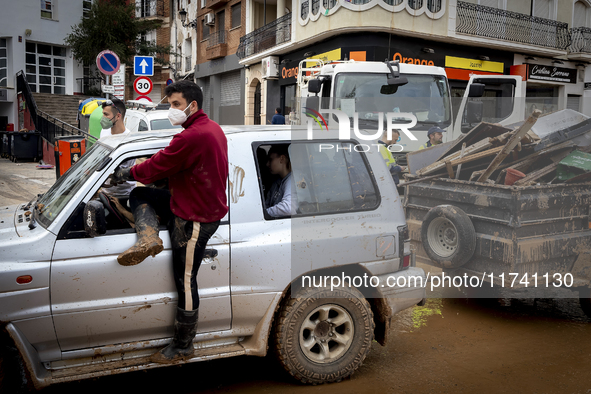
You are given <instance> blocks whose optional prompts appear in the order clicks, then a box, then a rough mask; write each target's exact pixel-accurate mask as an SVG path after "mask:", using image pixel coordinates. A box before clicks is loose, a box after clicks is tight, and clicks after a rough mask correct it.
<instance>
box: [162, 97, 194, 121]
mask: <svg viewBox="0 0 591 394" xmlns="http://www.w3.org/2000/svg"><path fill="white" fill-rule="evenodd" d="M192 103H193V102H192V101H191V103H189V105H188V106H187V108H185V109H184V110H182V111H181V110H180V109H176V108H169V109H168V120H170V123H172V124H173V125H174V126H178V125H182V124H183V123H185V122H186V121H187V118H188V117H189V116H188V115H187V114H186V113H185V111H186V110H187V109H189V107H190V106H191V104H192Z"/></svg>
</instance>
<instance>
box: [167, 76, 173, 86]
mask: <svg viewBox="0 0 591 394" xmlns="http://www.w3.org/2000/svg"><path fill="white" fill-rule="evenodd" d="M171 83H172V79H170V78H168V79H167V80H166V86H168V85H170V84H171Z"/></svg>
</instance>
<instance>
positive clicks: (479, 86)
mask: <svg viewBox="0 0 591 394" xmlns="http://www.w3.org/2000/svg"><path fill="white" fill-rule="evenodd" d="M483 94H484V84H483V83H473V84H472V85H470V90H468V97H482V95H483Z"/></svg>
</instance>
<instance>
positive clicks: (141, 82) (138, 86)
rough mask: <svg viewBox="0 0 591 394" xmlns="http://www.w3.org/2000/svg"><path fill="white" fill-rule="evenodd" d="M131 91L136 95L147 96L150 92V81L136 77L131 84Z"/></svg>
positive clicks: (146, 78)
mask: <svg viewBox="0 0 591 394" xmlns="http://www.w3.org/2000/svg"><path fill="white" fill-rule="evenodd" d="M133 89H134V90H135V91H136V93H137V94H149V93H150V92H151V91H152V80H151V79H150V78H148V77H138V78H136V79H135V81H134V82H133Z"/></svg>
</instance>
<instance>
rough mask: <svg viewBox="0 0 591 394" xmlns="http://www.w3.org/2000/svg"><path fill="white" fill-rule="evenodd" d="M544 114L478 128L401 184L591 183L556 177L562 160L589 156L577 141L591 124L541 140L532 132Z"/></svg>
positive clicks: (587, 148)
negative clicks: (442, 181)
mask: <svg viewBox="0 0 591 394" xmlns="http://www.w3.org/2000/svg"><path fill="white" fill-rule="evenodd" d="M540 115H541V111H539V110H536V111H534V112H533V113H532V114H531V116H530V117H529V118H528V119H526V121H525V122H523V124H521V125H519V126H516V127H514V128H511V127H508V128H507V127H502V126H500V125H498V124H491V123H485V122H482V123H480V124H479V125H477V126H476V127H475V128H473V129H472V130H471V131H470V132H469V133H466V134H464V135H463V137H462V138H459V139H458V140H456V141H454V142H453V143H452V144H451V147H450V148H449V149H446V151H445V153H444V154H443V155H441V156H440V157H438V158H437V159H436V160H435V161H434V162H432V164H429V165H427V166H425V167H423V168H421V169H419V170H417V171H416V172H415V173H414V174H413V175H406V176H405V178H406V181H405V182H401V186H403V185H408V184H410V183H415V182H420V181H424V180H426V179H432V178H450V179H461V180H467V181H475V182H485V183H490V184H513V185H515V186H530V185H537V184H549V183H552V184H556V183H574V182H586V181H591V175H590V173H583V174H581V175H578V176H576V177H574V178H571V179H568V180H566V181H561V180H559V179H558V177H557V176H556V169H557V168H558V166H559V163H560V161H561V160H563V159H564V158H565V157H567V156H568V155H569V154H570V153H571V152H573V151H575V150H578V151H581V152H585V153H591V145H588V146H579V143H577V142H576V141H574V140H573V139H574V138H575V137H576V136H579V135H581V134H582V133H583V132H591V120H589V121H587V122H585V123H584V124H581V125H579V129H578V131H577V133H578V134H576V135H574V134H573V135H568V132H560V133H558V134H560V135H558V136H552V138H543V139H540V138H539V137H538V136H537V135H536V134H534V133H533V132H531V128H532V127H533V126H534V124H535V123H536V121H537V120H538V118H539V117H540ZM590 135H591V134H590ZM430 149H431V148H430ZM423 152H424V153H423ZM415 153H416V154H420V155H422V154H425V155H428V154H429V153H428V149H425V150H421V151H418V152H414V153H412V154H410V155H414V154H415ZM410 155H409V156H410ZM409 162H410V157H409ZM508 172H509V173H511V174H512V175H513V174H518V175H517V180H516V181H515V178H514V177H513V176H511V177H507V174H508ZM520 177H521V179H519V178H520ZM509 178H511V180H509Z"/></svg>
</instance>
